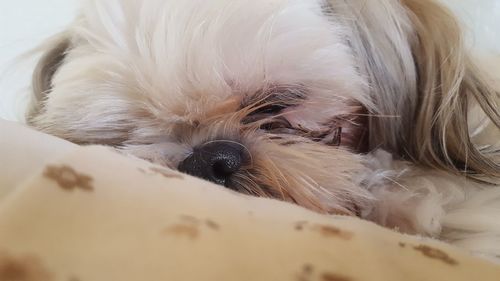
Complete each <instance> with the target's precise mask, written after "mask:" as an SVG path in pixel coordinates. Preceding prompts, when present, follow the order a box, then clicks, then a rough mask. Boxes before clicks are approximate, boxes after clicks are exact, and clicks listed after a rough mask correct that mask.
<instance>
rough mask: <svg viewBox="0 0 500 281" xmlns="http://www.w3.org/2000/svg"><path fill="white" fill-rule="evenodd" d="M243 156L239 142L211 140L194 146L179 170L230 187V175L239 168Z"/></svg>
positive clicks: (243, 151)
mask: <svg viewBox="0 0 500 281" xmlns="http://www.w3.org/2000/svg"><path fill="white" fill-rule="evenodd" d="M245 158H246V157H245V150H244V148H243V146H242V145H241V144H239V143H233V142H229V141H213V142H208V143H206V144H204V145H202V146H199V147H197V148H195V149H194V151H193V153H192V154H191V155H190V156H188V157H187V158H186V159H185V160H184V161H182V162H181V164H180V165H179V171H181V172H183V173H186V174H189V175H192V176H195V177H199V178H202V179H205V180H208V181H211V182H214V183H216V184H219V185H223V186H226V187H230V180H231V176H232V175H234V173H236V172H238V171H239V170H240V169H241V167H242V165H243V164H244V162H245Z"/></svg>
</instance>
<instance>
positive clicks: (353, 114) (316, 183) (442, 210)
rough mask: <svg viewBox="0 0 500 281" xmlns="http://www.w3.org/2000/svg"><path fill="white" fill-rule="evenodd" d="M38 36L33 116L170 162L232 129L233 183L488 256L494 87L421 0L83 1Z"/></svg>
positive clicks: (436, 8)
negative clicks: (49, 35)
mask: <svg viewBox="0 0 500 281" xmlns="http://www.w3.org/2000/svg"><path fill="white" fill-rule="evenodd" d="M43 48H44V49H47V52H46V54H45V55H44V56H43V58H42V59H41V61H40V64H39V66H38V68H37V70H36V71H35V74H34V79H33V80H34V82H33V90H34V96H35V99H34V102H33V106H32V108H31V111H30V113H29V116H28V120H29V123H30V124H31V125H33V126H34V127H36V128H38V129H40V130H42V131H45V132H48V133H50V134H53V135H56V136H59V137H62V138H65V139H68V140H70V141H73V142H75V143H79V144H104V145H110V146H114V147H118V148H120V149H121V150H123V151H124V152H127V153H131V154H134V155H136V156H138V157H141V158H144V159H148V160H150V161H153V162H156V163H160V164H163V165H166V166H170V167H173V168H176V167H177V166H178V164H179V163H180V162H181V161H182V160H183V159H185V158H186V157H187V156H188V155H189V154H190V153H191V152H192V150H193V148H194V147H196V146H199V145H202V144H204V143H207V142H214V141H215V142H231V143H237V144H239V145H242V146H243V147H244V148H245V150H246V151H248V154H249V155H250V159H249V161H248V163H246V164H247V165H246V166H245V167H244V168H243V169H242V170H241V171H240V172H238V173H237V174H235V175H234V177H233V179H232V182H233V186H232V188H234V189H236V190H238V191H241V192H245V193H249V194H253V195H258V196H268V197H274V198H277V199H280V200H286V201H290V202H294V203H297V204H300V205H302V206H304V207H307V208H310V209H312V210H315V211H318V212H324V213H341V214H349V215H358V216H360V217H363V218H367V219H370V220H373V221H375V222H377V223H379V224H382V225H385V226H388V227H394V228H398V229H400V230H401V231H404V232H408V233H417V234H422V235H428V236H432V237H437V238H440V239H442V240H445V241H449V242H452V243H455V244H457V245H461V246H463V247H465V248H467V249H470V250H472V251H474V252H476V253H478V254H484V255H487V256H490V257H500V187H498V182H499V178H500V166H499V161H498V156H497V154H498V151H497V149H498V146H497V143H496V142H498V139H499V137H500V133H499V127H500V113H499V109H498V105H497V102H498V101H499V94H498V92H497V91H496V90H495V87H494V83H493V81H492V80H491V79H492V78H490V77H487V76H486V75H485V73H483V72H482V70H480V69H478V68H476V66H475V64H474V63H473V59H472V58H471V57H470V56H469V55H468V54H467V51H466V49H465V47H464V46H463V42H462V33H461V31H460V29H459V27H458V25H457V23H456V22H455V20H454V19H453V17H452V16H451V15H450V14H449V13H448V11H446V10H445V9H444V8H443V7H441V6H440V5H438V4H437V3H435V2H434V1H431V0H401V1H397V0H379V1H364V0H349V1H347V0H330V1H320V0H252V1H249V0H238V1H234V0H215V1H205V0H166V1H165V0H162V1H159V0H150V1H141V0H106V1H105V0H88V1H85V4H84V6H83V9H82V12H81V15H80V16H79V17H78V19H77V20H76V21H75V23H74V24H73V25H72V26H71V27H70V28H69V29H68V30H67V31H65V32H64V33H62V34H60V35H58V36H56V37H54V38H53V39H52V40H50V41H49V42H48V43H47V45H46V46H44V47H43ZM273 106H274V107H273ZM276 108H278V109H280V110H276ZM269 109H273V110H271V111H269ZM471 130H472V131H471Z"/></svg>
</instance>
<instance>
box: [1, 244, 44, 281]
mask: <svg viewBox="0 0 500 281" xmlns="http://www.w3.org/2000/svg"><path fill="white" fill-rule="evenodd" d="M0 280H2V281H51V280H53V279H52V274H50V273H49V272H48V271H47V270H46V269H45V268H44V266H43V264H42V263H41V262H40V260H39V259H38V258H36V257H34V256H24V257H14V256H11V255H9V254H7V253H4V252H1V251H0Z"/></svg>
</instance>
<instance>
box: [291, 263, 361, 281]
mask: <svg viewBox="0 0 500 281" xmlns="http://www.w3.org/2000/svg"><path fill="white" fill-rule="evenodd" d="M316 277H318V278H316ZM297 281H353V280H352V279H351V278H349V277H346V276H343V275H340V274H335V273H330V272H323V273H320V274H319V275H317V274H316V270H315V268H314V266H313V265H311V264H305V265H304V266H303V267H302V272H301V273H300V274H299V275H298V278H297Z"/></svg>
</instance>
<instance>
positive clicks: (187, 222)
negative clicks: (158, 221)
mask: <svg viewBox="0 0 500 281" xmlns="http://www.w3.org/2000/svg"><path fill="white" fill-rule="evenodd" d="M180 220H181V222H179V223H176V224H173V225H171V226H169V227H167V228H166V229H165V230H164V232H163V233H164V234H167V235H175V236H179V237H186V238H188V239H190V240H195V239H197V238H198V237H199V235H200V232H201V231H202V229H203V228H208V229H210V230H212V231H219V229H220V225H219V224H217V223H216V222H214V221H212V220H210V219H206V220H200V219H198V218H195V217H192V216H185V215H183V216H180Z"/></svg>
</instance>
